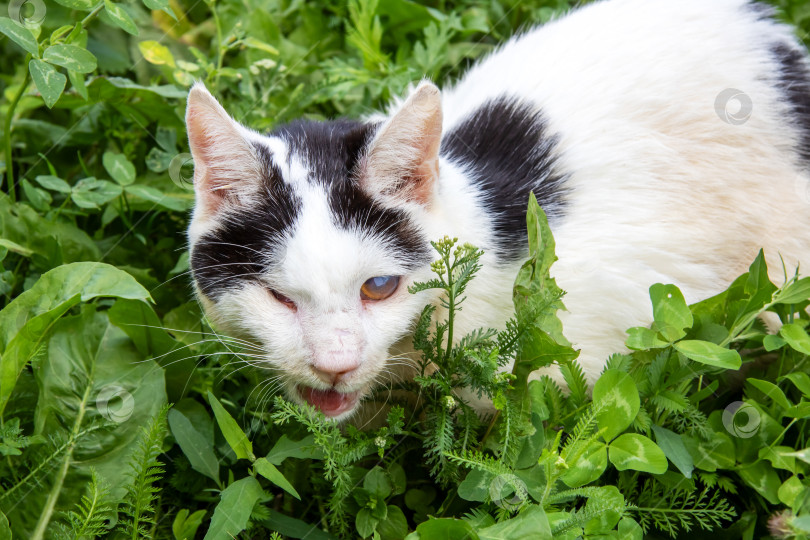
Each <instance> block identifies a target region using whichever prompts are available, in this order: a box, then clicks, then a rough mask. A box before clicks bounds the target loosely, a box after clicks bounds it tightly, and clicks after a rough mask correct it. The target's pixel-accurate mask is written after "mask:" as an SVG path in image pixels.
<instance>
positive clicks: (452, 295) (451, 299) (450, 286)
mask: <svg viewBox="0 0 810 540" xmlns="http://www.w3.org/2000/svg"><path fill="white" fill-rule="evenodd" d="M444 262H445V264H447V306H448V310H447V352H446V353H445V356H444V360H445V362H447V361H449V360H450V358H451V357H450V354H451V353H452V352H453V319H454V318H455V314H456V284H455V283H454V282H453V268H454V267H453V265H452V264H450V250H449V249H448V251H447V255H446V256H445V258H444Z"/></svg>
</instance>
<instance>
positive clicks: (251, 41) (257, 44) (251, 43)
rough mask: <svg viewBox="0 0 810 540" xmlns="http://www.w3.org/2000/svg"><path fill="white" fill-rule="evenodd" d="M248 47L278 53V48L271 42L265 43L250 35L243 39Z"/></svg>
mask: <svg viewBox="0 0 810 540" xmlns="http://www.w3.org/2000/svg"><path fill="white" fill-rule="evenodd" d="M242 42H243V43H244V44H245V46H246V47H250V48H251V49H258V50H260V51H264V52H266V53H269V54H273V55H278V54H279V52H278V49H276V48H275V47H273V46H272V45H270V44H269V43H265V42H264V41H262V40H260V39H256V38H255V37H252V36H249V37H246V38H245V39H243V40H242Z"/></svg>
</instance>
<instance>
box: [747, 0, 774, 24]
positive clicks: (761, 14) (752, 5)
mask: <svg viewBox="0 0 810 540" xmlns="http://www.w3.org/2000/svg"><path fill="white" fill-rule="evenodd" d="M744 8H745V9H747V10H749V11H750V12H751V13H753V14H754V15H756V18H757V20H760V21H772V20H773V18H774V15H775V14H776V10H775V9H774V7H773V6H771V5H769V4H766V3H765V2H760V1H758V0H752V1H750V2H748V3H747V4H745V6H744Z"/></svg>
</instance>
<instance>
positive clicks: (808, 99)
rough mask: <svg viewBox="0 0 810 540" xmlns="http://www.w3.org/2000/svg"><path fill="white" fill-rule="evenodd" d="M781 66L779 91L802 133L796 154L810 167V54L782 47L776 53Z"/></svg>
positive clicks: (782, 45) (785, 46)
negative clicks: (809, 63)
mask: <svg viewBox="0 0 810 540" xmlns="http://www.w3.org/2000/svg"><path fill="white" fill-rule="evenodd" d="M772 51H773V54H774V56H775V57H776V61H777V62H778V63H779V81H778V86H779V89H780V90H781V91H782V93H783V94H784V96H785V100H786V101H787V102H788V104H789V105H790V107H791V109H792V113H793V115H792V118H791V119H790V121H791V123H792V124H793V125H794V126H795V127H796V129H798V130H799V132H800V133H801V139H800V142H799V148H797V149H796V151H797V152H798V153H799V155H800V156H801V159H802V164H803V165H804V166H805V167H810V67H808V62H807V54H806V52H804V51H802V50H800V49H799V48H798V47H791V46H790V45H788V44H786V43H780V44H778V45H776V46H774V47H773V49H772Z"/></svg>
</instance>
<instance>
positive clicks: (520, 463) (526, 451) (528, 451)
mask: <svg viewBox="0 0 810 540" xmlns="http://www.w3.org/2000/svg"><path fill="white" fill-rule="evenodd" d="M534 382H537V383H538V384H539V381H532V382H531V383H529V387H530V388H531V389H534V388H535V387H536V386H533V385H532V383H534ZM532 398H534V396H532ZM534 405H535V400H534V399H532V407H533V408H534ZM532 426H534V433H532V434H527V435H526V437H524V439H523V442H522V443H520V445H519V448H520V453H519V454H518V457H517V460H516V461H515V465H514V466H515V468H516V469H525V468H527V467H531V466H532V465H535V464H537V458H538V457H539V456H540V454H541V452H542V451H543V445H544V444H545V441H546V436H545V427H544V425H543V418H542V417H541V415H539V414H537V413H536V412H534V411H532Z"/></svg>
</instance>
